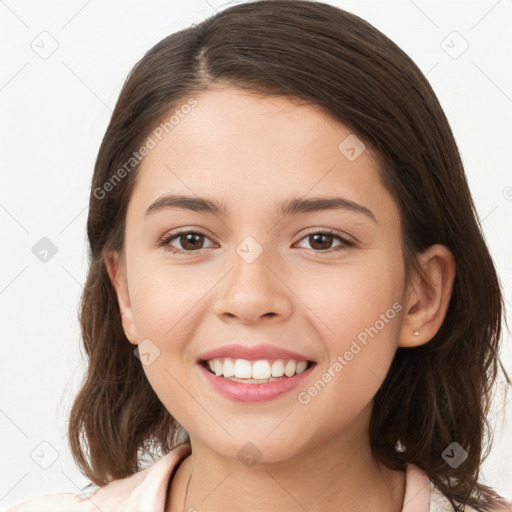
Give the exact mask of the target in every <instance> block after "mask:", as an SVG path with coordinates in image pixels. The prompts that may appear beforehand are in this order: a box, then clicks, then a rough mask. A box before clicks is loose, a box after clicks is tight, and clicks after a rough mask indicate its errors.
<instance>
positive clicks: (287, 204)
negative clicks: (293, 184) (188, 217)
mask: <svg viewBox="0 0 512 512" xmlns="http://www.w3.org/2000/svg"><path fill="white" fill-rule="evenodd" d="M169 208H181V209H184V210H190V211H193V212H197V213H204V214H212V215H217V216H224V217H227V216H229V209H228V207H227V205H226V203H224V202H220V201H217V200H215V199H206V198H202V197H198V196H186V195H177V194H167V195H163V196H161V197H159V198H158V199H157V200H156V201H155V202H153V203H152V204H151V205H150V206H149V207H148V209H147V210H146V214H145V215H152V214H155V213H157V212H160V211H163V210H166V209H169ZM327 210H349V211H353V212H356V213H361V214H363V215H366V216H367V217H369V218H371V219H372V220H373V221H375V222H377V219H376V218H375V215H374V214H373V213H372V212H371V211H370V210H369V209H368V208H366V207H365V206H363V205H361V204H359V203H356V202H355V201H351V200H349V199H345V198H343V197H313V198H306V199H304V198H301V197H297V198H294V199H288V200H286V201H284V202H283V203H281V204H280V205H279V208H278V212H280V213H281V215H282V216H283V217H285V216H287V215H297V214H305V213H314V212H320V211H327Z"/></svg>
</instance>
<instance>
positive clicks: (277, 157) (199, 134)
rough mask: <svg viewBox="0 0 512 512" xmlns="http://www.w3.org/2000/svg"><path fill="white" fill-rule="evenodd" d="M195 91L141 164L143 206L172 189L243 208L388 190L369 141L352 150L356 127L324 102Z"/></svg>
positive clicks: (137, 195) (138, 194)
mask: <svg viewBox="0 0 512 512" xmlns="http://www.w3.org/2000/svg"><path fill="white" fill-rule="evenodd" d="M193 98H194V99H195V101H196V104H195V106H194V107H193V108H190V109H186V112H187V113H186V114H182V115H180V116H179V118H178V117H175V119H176V120H178V119H179V121H178V122H177V123H175V124H173V126H172V129H170V130H169V132H168V133H166V134H165V135H164V136H163V137H162V139H161V140H156V139H155V141H156V144H155V146H154V147H153V148H152V149H151V150H150V151H149V154H147V156H145V158H144V159H143V161H142V163H141V165H140V167H139V169H138V171H137V172H138V174H139V176H138V180H137V185H136V187H135V190H134V194H133V200H134V202H135V206H137V207H138V208H139V209H143V208H144V207H146V208H147V206H148V205H149V203H150V202H152V201H154V200H155V198H157V197H158V196H160V195H161V194H162V193H167V192H174V193H178V194H187V195H194V194H196V195H198V196H202V197H205V196H206V197H216V198H219V199H220V200H225V199H228V200H229V203H233V204H235V206H238V207H240V208H242V207H243V208H248V207H249V204H248V203H247V202H248V201H249V200H250V201H251V205H254V207H255V208H259V209H264V208H267V207H268V208H270V207H273V205H274V204H275V203H277V202H283V201H285V200H286V199H288V198H290V197H300V196H304V195H306V196H319V195H326V194H328V193H331V194H332V195H343V196H345V197H347V199H349V200H353V201H357V202H361V201H362V200H363V199H364V198H365V196H367V195H368V193H369V192H372V191H373V192H375V191H376V187H377V189H378V190H380V191H381V192H384V189H383V187H382V186H381V185H380V179H379V173H378V169H377V165H376V163H375V160H374V158H373V155H372V154H371V153H370V151H369V149H368V148H366V149H365V150H364V151H362V152H360V151H361V148H364V146H359V147H356V150H357V151H358V152H360V154H359V155H358V156H357V155H356V156H357V158H348V157H350V156H351V155H350V154H347V153H346V151H345V150H346V149H347V144H348V145H349V146H350V145H351V144H352V145H353V142H354V139H353V138H354V137H355V136H354V134H352V133H351V131H350V129H349V128H347V127H346V126H344V125H343V124H341V123H339V122H336V121H334V120H333V119H332V118H331V117H329V115H328V114H327V113H326V112H325V111H324V110H323V109H321V108H320V107H317V106H315V105H310V104H308V103H306V102H304V101H303V100H301V99H298V98H287V97H281V96H265V95H261V94H256V93H254V92H250V91H245V90H241V89H237V88H234V87H217V88H214V89H212V90H208V91H206V92H204V93H201V94H198V95H193ZM187 100H188V98H184V100H183V103H178V104H177V105H175V106H174V107H173V109H172V111H171V112H170V114H169V117H170V116H171V115H172V113H173V112H176V110H178V111H179V110H180V105H181V104H183V105H184V104H185V103H186V102H187ZM184 111H185V110H184ZM153 138H155V137H154V136H153ZM355 140H356V141H357V139H355ZM347 141H348V142H347ZM352 155H353V153H352ZM235 209H236V208H233V210H235Z"/></svg>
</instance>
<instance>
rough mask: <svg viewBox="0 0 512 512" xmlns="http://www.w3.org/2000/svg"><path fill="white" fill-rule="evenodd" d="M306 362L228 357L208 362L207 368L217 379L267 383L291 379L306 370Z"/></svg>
mask: <svg viewBox="0 0 512 512" xmlns="http://www.w3.org/2000/svg"><path fill="white" fill-rule="evenodd" d="M307 366H308V362H307V361H294V360H291V359H285V360H283V359H275V360H267V359H259V360H257V361H249V360H247V359H232V358H230V357H224V358H215V359H210V360H209V361H208V367H209V368H210V370H212V372H214V373H215V375H217V377H220V376H223V377H225V378H229V377H231V378H232V379H233V380H234V379H256V380H262V381H263V380H264V381H268V379H272V378H279V377H283V376H286V377H293V376H294V375H298V374H299V373H302V372H303V371H305V370H306V368H307Z"/></svg>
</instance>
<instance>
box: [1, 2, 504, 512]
mask: <svg viewBox="0 0 512 512" xmlns="http://www.w3.org/2000/svg"><path fill="white" fill-rule="evenodd" d="M87 231H88V237H89V242H90V268H89V273H88V277H87V283H86V286H85V290H84V295H83V301H82V312H81V325H82V334H83V341H84V346H85V349H86V353H87V356H88V369H87V375H86V378H85V381H84V383H83V387H82V389H81V391H80V393H79V395H78V396H77V398H76V400H75V402H74V405H73V409H72V413H71V417H70V421H69V438H70V440H71V448H72V451H73V454H74V457H75V459H76V462H77V464H78V466H79V467H80V468H81V470H82V471H83V473H84V474H85V475H86V476H87V477H88V478H89V479H90V480H91V482H92V483H93V484H94V486H95V487H96V488H94V489H93V492H92V493H90V494H89V495H88V496H78V495H73V494H67V493H59V494H54V495H48V496H43V497H40V498H37V499H35V500H32V501H30V502H26V503H24V504H21V505H19V506H17V507H14V508H13V509H11V510H12V511H16V512H18V511H22V510H23V511H26V510H39V511H42V510H52V511H56V510H66V511H77V512H78V511H89V510H91V511H92V510H101V511H103V512H106V511H111V510H112V511H113V510H116V511H117V510H126V511H137V512H142V511H158V512H178V511H179V512H182V511H189V512H193V511H197V512H214V511H215V512H218V511H221V510H222V511H234V510H236V511H238V512H248V511H256V510H258V511H261V510H264V511H280V512H291V511H305V510H307V511H308V512H317V511H320V510H322V511H325V510H328V511H337V512H339V511H351V512H353V511H363V510H364V511H366V512H370V511H371V512H373V511H375V512H377V511H379V512H382V511H387V512H398V511H405V512H412V511H414V512H428V511H441V510H457V511H459V510H460V511H462V510H466V511H475V510H477V511H498V510H510V509H511V508H510V506H509V505H507V503H506V502H505V500H504V499H502V498H500V497H499V496H498V495H497V494H496V493H495V492H494V491H493V490H492V489H491V488H489V487H487V486H485V485H483V484H482V483H480V482H479V480H478V476H479V470H480V465H481V462H482V459H483V456H484V452H485V450H484V449H485V448H486V439H487V438H486V435H487V434H488V433H489V432H488V425H487V423H486V413H487V411H488V406H489V400H490V392H491V390H492V386H493V383H494V381H495V378H496V375H497V371H498V369H499V365H500V362H499V357H498V352H499V340H500V334H501V318H502V297H501V292H500V286H499V281H498V278H497V275H496V271H495V268H494V265H493V262H492V260H491V257H490V255H489V251H488V249H487V247H486V244H485V242H484V239H483V237H482V233H481V230H480V228H479V223H478V220H477V216H476V213H475V209H474V205H473V202H472V198H471V195H470V191H469V189H468V185H467V181H466V177H465V174H464V169H463V166H462V163H461V159H460V156H459V152H458V150H457V146H456V143H455V141H454V137H453V135H452V132H451V130H450V127H449V124H448V121H447V119H446V117H445V115H444V113H443V111H442V109H441V107H440V105H439V102H438V100H437V98H436V96H435V94H434V92H433V91H432V89H431V87H430V85H429V83H428V82H427V80H426V79H425V77H424V76H423V74H422V73H421V72H420V70H419V69H418V67H417V66H416V65H415V64H414V63H413V62H412V61H411V59H410V58H409V57H408V56H407V55H406V54H405V53H404V52H403V51H401V50H400V49H399V48H398V47H397V46H396V45H395V44H394V43H393V42H392V41H390V40H389V39H388V38H387V37H386V36H384V35H383V34H382V33H381V32H379V31H378V30H376V29H375V28H374V27H372V26H371V25H370V24H368V23H367V22H366V21H364V20H362V19H360V18H358V17H357V16H354V15H352V14H349V13H347V12H345V11H343V10H340V9H338V8H335V7H333V6H330V5H327V4H323V3H318V2H311V1H303V0H274V1H272V0H271V1H269V0H263V1H255V2H249V3H244V4H239V5H236V6H233V7H230V8H227V9H225V10H223V11H221V12H219V13H218V14H216V15H215V16H212V17H210V18H208V19H206V20H205V21H203V22H202V23H201V24H199V25H196V26H193V27H190V28H188V29H186V30H182V31H180V32H177V33H175V34H172V35H170V36H169V37H167V38H165V39H164V40H162V41H161V42H159V43H158V44H157V45H156V46H155V47H154V48H152V49H151V50H150V51H149V52H148V53H147V54H146V55H145V56H144V58H143V59H141V61H140V62H139V63H138V64H137V65H136V66H135V68H134V69H133V71H132V73H131V74H130V76H129V77H128V79H127V81H126V83H125V85H124V87H123V90H122V92H121V95H120V98H119V100H118V102H117V105H116V108H115V111H114V113H113V116H112V119H111V122H110V125H109V127H108V129H107V132H106V134H105V137H104V139H103V143H102V145H101V148H100V151H99V155H98V158H97V162H96V167H95V171H94V177H93V182H92V187H91V195H90V208H89V217H88V224H87ZM505 375H506V373H505ZM507 379H508V376H507ZM144 455H149V456H151V457H152V458H153V459H154V460H156V459H159V460H158V461H157V462H154V463H153V464H152V465H149V466H148V467H145V468H143V464H142V457H143V456H144Z"/></svg>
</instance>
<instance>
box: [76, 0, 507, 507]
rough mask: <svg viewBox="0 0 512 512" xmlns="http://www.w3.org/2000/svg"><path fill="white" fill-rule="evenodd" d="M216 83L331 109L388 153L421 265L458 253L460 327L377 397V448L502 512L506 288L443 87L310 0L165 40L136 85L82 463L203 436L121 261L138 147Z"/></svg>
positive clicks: (113, 192) (384, 162) (396, 371)
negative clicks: (129, 330) (494, 459)
mask: <svg viewBox="0 0 512 512" xmlns="http://www.w3.org/2000/svg"><path fill="white" fill-rule="evenodd" d="M212 84H227V85H231V86H236V87H241V88H244V89H247V90H252V91H255V92H257V93H261V94H268V95H281V96H287V97H289V98H299V99H302V100H304V101H306V102H308V103H309V104H311V105H316V106H318V107H320V108H322V109H323V110H325V111H326V112H328V113H329V115H330V116H331V117H332V118H333V119H335V120H337V121H339V122H341V123H343V124H345V125H346V126H348V127H349V128H350V129H351V130H352V132H353V133H355V134H356V135H357V136H358V137H359V138H360V139H361V140H363V141H364V142H365V144H367V145H368V146H369V147H370V148H371V149H372V152H374V153H375V154H376V155H377V156H378V158H379V162H380V166H381V169H380V170H381V172H382V176H383V179H384V182H385V184H386V186H387V187H388V188H389V190H390V192H391V193H392V194H393V197H394V198H395V200H396V202H397V204H398V206H399V209H400V212H401V217H402V221H403V239H404V248H405V254H406V257H407V261H406V263H407V266H408V268H411V266H413V265H414V264H415V259H414V256H415V255H416V254H417V253H418V252H420V251H422V250H424V249H426V248H427V247H429V246H430V245H433V244H436V243H440V244H443V245H445V246H447V247H448V248H449V249H450V250H451V251H452V253H453V255H454V258H455V264H456V276H455V281H454V285H453V293H452V297H451V302H450V305H449V309H448V312H447V315H446V318H445V321H444V323H443V324H442V326H441V328H440V330H439V332H438V333H437V334H436V336H435V337H434V338H433V339H432V340H431V341H430V342H429V343H426V344H425V345H422V346H419V347H417V348H398V350H397V352H396V355H395V357H394V360H393V362H392V365H391V368H390V370H389V373H388V375H387V377H386V379H385V381H384V383H383V384H382V386H381V387H380V389H379V390H378V392H377V394H376V396H375V399H374V407H373V412H372V417H371V422H370V441H371V448H372V452H373V454H374V456H375V457H376V458H377V459H378V460H380V461H382V462H383V463H384V464H385V465H387V466H389V467H390V468H393V469H401V470H404V469H405V463H406V462H407V461H408V462H411V463H414V464H416V465H417V466H419V467H420V468H421V469H423V470H424V471H425V472H426V473H427V474H428V476H429V478H430V479H431V480H432V482H434V483H435V484H436V485H437V486H438V487H439V488H440V489H441V491H442V492H443V493H444V494H445V495H446V496H447V497H448V498H449V500H450V502H451V504H452V506H453V508H454V510H463V508H459V506H464V505H471V506H473V507H474V508H475V509H477V510H479V511H488V510H491V508H492V507H493V506H495V505H497V504H498V503H499V502H500V498H499V496H498V495H497V494H496V493H495V492H494V491H493V490H492V489H491V488H489V487H487V486H485V485H483V484H480V483H478V476H479V470H480V465H481V462H482V460H483V459H484V458H485V457H486V456H487V454H488V451H487V452H486V453H483V450H484V447H485V443H484V439H485V438H486V436H488V441H489V444H488V445H487V448H488V449H490V441H491V437H492V436H491V427H490V425H489V422H488V420H487V414H488V412H489V406H490V401H491V391H492V389H493V385H494V383H495V380H496V376H497V370H498V364H499V365H500V366H501V369H502V370H503V372H504V374H505V376H506V380H507V382H508V383H509V384H510V380H509V377H508V375H507V374H506V372H505V369H504V368H503V366H502V365H501V362H500V360H499V355H498V350H499V341H500V336H501V321H502V295H501V290H500V284H499V280H498V277H497V274H496V271H495V268H494V264H493V261H492V259H491V257H490V254H489V251H488V249H487V247H486V244H485V241H484V238H483V235H482V232H481V228H480V225H479V222H478V219H477V215H476V212H475V207H474V204H473V201H472V198H471V195H470V191H469V188H468V184H467V182H466V177H465V174H464V169H463V165H462V162H461V158H460V155H459V152H458V149H457V145H456V143H455V140H454V137H453V134H452V132H451V129H450V126H449V123H448V121H447V119H446V117H445V114H444V113H443V110H442V109H441V106H440V104H439V102H438V100H437V98H436V96H435V94H434V92H433V90H432V88H431V87H430V85H429V83H428V81H427V80H426V78H425V77H424V75H423V74H422V73H421V71H420V70H419V69H418V67H417V66H416V65H415V64H414V63H413V62H412V61H411V59H410V58H409V57H408V56H407V55H406V54H405V53H404V52H403V51H402V50H401V49H400V48H398V47H397V46H396V45H395V44H394V43H393V42H392V41H391V40H390V39H388V38H387V37H386V36H385V35H383V34H382V33H381V32H379V31H378V30H377V29H375V28H374V27H373V26H372V25H370V24H369V23H367V22H366V21H364V20H363V19H361V18H359V17H358V16H355V15H353V14H350V13H347V12H345V11H343V10H341V9H339V8H336V7H333V6H331V5H328V4H324V3H320V2H313V1H306V0H262V1H254V2H248V3H243V4H239V5H235V6H232V7H230V8H227V9H225V10H223V11H221V12H219V13H217V14H216V15H214V16H211V17H210V18H208V19H206V20H204V21H203V22H202V23H200V24H198V25H197V26H192V27H190V28H187V29H184V30H181V31H179V32H176V33H174V34H172V35H170V36H168V37H166V38H165V39H163V40H162V41H160V42H159V43H158V44H156V45H155V46H154V47H153V48H152V49H151V50H149V51H148V52H147V53H146V55H145V56H144V57H143V58H142V59H141V60H140V61H139V62H138V63H137V65H136V66H135V67H134V69H133V70H132V72H131V73H130V75H129V76H128V78H127V80H126V82H125V84H124V86H123V89H122V91H121V94H120V97H119V99H118V101H117V104H116V107H115V110H114V112H113V115H112V119H111V121H110V124H109V126H108V129H107V131H106V134H105V136H104V138H103V142H102V144H101V147H100V150H99V154H98V157H97V161H96V165H95V169H94V176H93V181H92V188H91V195H90V202H89V217H88V220H87V234H88V238H89V243H90V253H89V271H88V275H87V282H86V285H85V288H84V291H83V296H82V302H81V311H80V321H81V329H82V337H83V344H84V347H85V351H86V354H87V357H88V367H87V374H86V376H85V380H84V382H83V385H82V388H81V390H80V392H79V394H78V396H77V397H76V399H75V401H74V403H73V406H72V409H71V413H70V419H69V425H68V427H69V440H70V445H71V450H72V453H73V456H74V458H75V460H76V463H77V464H78V466H79V467H80V469H81V470H82V472H83V473H84V474H85V475H86V476H87V477H88V478H89V479H90V480H91V481H92V482H94V484H96V485H99V486H103V485H105V484H106V483H108V482H109V481H111V480H113V479H118V478H124V477H127V476H129V475H131V474H133V473H134V472H136V471H138V470H139V469H141V466H140V455H141V454H142V453H145V454H149V455H151V456H155V455H157V452H161V453H162V454H163V453H167V452H168V451H169V450H171V449H172V448H173V447H174V446H175V445H176V444H178V443H179V442H181V441H182V440H183V438H185V440H186V439H187V437H188V434H187V433H186V431H184V429H183V427H181V426H180V425H179V424H178V423H177V421H176V420H175V419H174V418H173V417H172V416H171V415H170V414H169V412H168V411H167V410H166V409H165V407H164V406H163V404H162V403H161V402H160V400H159V399H158V397H157V396H156V394H155V392H154V391H153V389H152V388H151V386H150V384H149V382H148V380H147V378H146V377H145V374H144V372H143V369H142V365H141V363H140V361H139V360H138V359H137V358H136V357H135V356H134V348H133V345H131V344H130V343H129V342H128V340H127V338H126V336H125V334H124V331H123V328H122V324H121V316H120V311H119V306H118V302H117V298H116V294H115V291H114V288H113V286H112V283H111V281H110V279H109V275H108V272H107V268H106V264H105V262H106V258H108V257H109V255H110V254H111V253H112V252H113V251H117V252H122V251H123V238H124V229H125V215H126V210H127V205H128V202H129V200H130V196H131V192H132V190H133V185H134V182H135V180H136V176H137V172H136V171H137V167H138V166H137V163H135V164H134V161H133V157H134V151H136V150H137V149H138V148H139V147H140V146H141V145H142V144H143V141H144V140H145V139H146V138H147V137H148V134H150V133H151V130H153V128H154V127H155V126H158V124H159V123H161V122H162V120H163V119H167V118H169V116H170V112H171V111H172V109H175V108H177V107H178V106H179V105H181V104H183V103H185V102H186V99H187V98H190V96H191V95H194V94H200V92H201V91H204V90H206V89H207V88H208V87H209V86H211V85H212ZM130 159H132V160H130ZM129 161H130V162H131V164H130V165H131V166H132V168H129V169H128V168H127V166H126V163H127V162H129ZM123 168H124V169H125V172H124V173H122V172H119V170H120V169H123ZM115 176H117V178H115ZM114 178H115V180H116V181H115V183H114V182H113V180H114ZM107 183H110V184H111V185H110V186H108V187H107V186H106V184H107ZM107 190H108V192H106V191H107ZM453 441H456V442H457V443H459V444H460V445H461V446H462V447H463V448H464V449H465V450H466V451H467V452H468V457H467V459H466V460H465V461H464V462H463V463H462V464H461V465H460V466H459V467H457V468H456V469H452V468H451V467H450V465H448V464H447V463H446V462H445V461H444V460H443V458H442V457H441V454H442V452H443V451H444V450H445V449H446V448H447V447H448V446H449V445H450V444H451V443H452V442H453ZM397 446H399V448H400V449H397Z"/></svg>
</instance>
